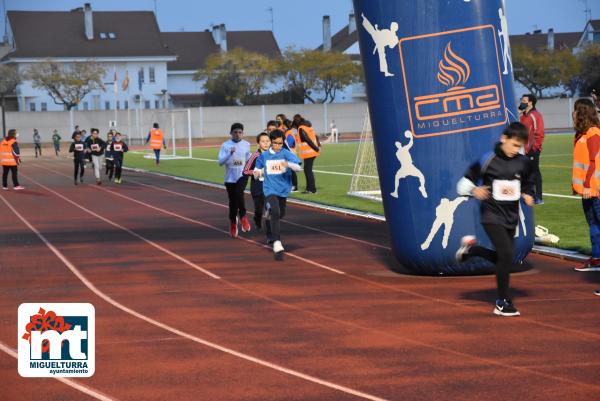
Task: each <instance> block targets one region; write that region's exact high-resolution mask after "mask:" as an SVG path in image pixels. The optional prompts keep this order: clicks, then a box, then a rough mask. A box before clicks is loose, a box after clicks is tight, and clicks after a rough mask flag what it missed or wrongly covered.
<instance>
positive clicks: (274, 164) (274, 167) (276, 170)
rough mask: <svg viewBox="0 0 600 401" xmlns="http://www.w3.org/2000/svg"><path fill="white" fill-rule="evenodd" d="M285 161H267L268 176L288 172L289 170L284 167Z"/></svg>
mask: <svg viewBox="0 0 600 401" xmlns="http://www.w3.org/2000/svg"><path fill="white" fill-rule="evenodd" d="M284 162H285V160H267V174H269V175H278V174H283V173H285V172H286V170H287V168H286V167H284V166H283V163H284Z"/></svg>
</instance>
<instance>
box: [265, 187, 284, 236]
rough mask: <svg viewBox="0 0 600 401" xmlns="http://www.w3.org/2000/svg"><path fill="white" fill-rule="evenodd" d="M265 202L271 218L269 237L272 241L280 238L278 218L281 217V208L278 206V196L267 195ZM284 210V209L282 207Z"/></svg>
mask: <svg viewBox="0 0 600 401" xmlns="http://www.w3.org/2000/svg"><path fill="white" fill-rule="evenodd" d="M266 203H268V204H269V208H270V209H271V218H270V221H269V222H270V228H271V236H270V239H271V240H273V241H280V240H281V231H280V221H279V220H280V219H281V210H280V208H279V197H277V196H275V195H270V196H267V199H266ZM284 212H285V209H284Z"/></svg>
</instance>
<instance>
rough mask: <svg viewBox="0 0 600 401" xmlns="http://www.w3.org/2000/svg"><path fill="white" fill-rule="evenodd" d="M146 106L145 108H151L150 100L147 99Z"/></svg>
mask: <svg viewBox="0 0 600 401" xmlns="http://www.w3.org/2000/svg"><path fill="white" fill-rule="evenodd" d="M144 108H145V109H149V108H150V100H146V101H145V102H144Z"/></svg>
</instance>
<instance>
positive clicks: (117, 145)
mask: <svg viewBox="0 0 600 401" xmlns="http://www.w3.org/2000/svg"><path fill="white" fill-rule="evenodd" d="M108 149H110V153H111V154H112V157H113V164H114V166H115V183H116V184H121V183H122V182H123V180H122V179H121V172H122V171H123V158H124V157H125V152H127V151H129V148H128V147H127V144H126V143H125V142H123V139H122V138H121V133H120V132H117V133H116V134H115V140H114V141H113V142H111V143H110V144H109V145H108Z"/></svg>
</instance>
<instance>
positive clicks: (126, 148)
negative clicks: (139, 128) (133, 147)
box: [123, 142, 129, 153]
mask: <svg viewBox="0 0 600 401" xmlns="http://www.w3.org/2000/svg"><path fill="white" fill-rule="evenodd" d="M125 152H129V146H127V144H126V143H125V142H123V153H125Z"/></svg>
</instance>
